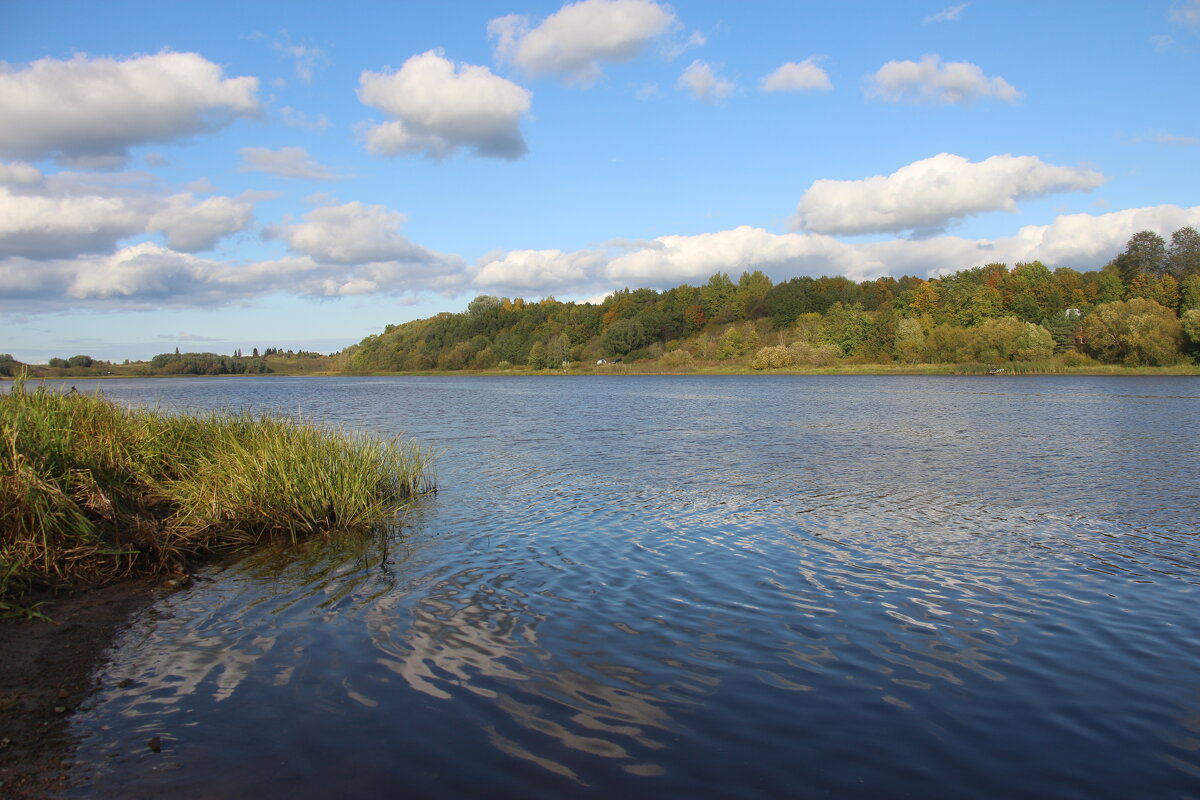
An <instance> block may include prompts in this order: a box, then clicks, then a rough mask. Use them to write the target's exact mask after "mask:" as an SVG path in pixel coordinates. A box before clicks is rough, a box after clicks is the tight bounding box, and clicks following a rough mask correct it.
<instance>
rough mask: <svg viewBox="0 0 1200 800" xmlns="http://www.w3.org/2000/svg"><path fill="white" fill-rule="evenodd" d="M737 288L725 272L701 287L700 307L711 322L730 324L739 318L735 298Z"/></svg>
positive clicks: (719, 273)
mask: <svg viewBox="0 0 1200 800" xmlns="http://www.w3.org/2000/svg"><path fill="white" fill-rule="evenodd" d="M736 294H737V287H736V286H734V285H733V281H731V280H729V276H728V275H726V274H725V273H724V272H718V273H716V274H715V275H713V276H712V277H711V278H709V279H708V283H706V284H704V285H703V286H701V287H700V305H702V306H704V315H705V316H706V317H708V319H709V321H711V322H729V321H730V320H732V319H733V318H734V317H735V316H737V307H736V306H735V304H734V297H735V295H736Z"/></svg>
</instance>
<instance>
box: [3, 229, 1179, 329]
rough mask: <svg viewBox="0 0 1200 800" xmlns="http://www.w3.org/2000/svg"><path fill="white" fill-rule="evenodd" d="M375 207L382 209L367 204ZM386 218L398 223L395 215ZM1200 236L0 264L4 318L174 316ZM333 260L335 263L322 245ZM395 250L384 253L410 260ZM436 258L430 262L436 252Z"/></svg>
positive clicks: (701, 244) (1116, 234)
mask: <svg viewBox="0 0 1200 800" xmlns="http://www.w3.org/2000/svg"><path fill="white" fill-rule="evenodd" d="M366 208H367V209H370V207H366ZM382 218H383V219H384V220H386V221H387V222H388V223H390V224H393V225H394V224H395V222H396V220H395V218H394V217H388V216H387V213H386V211H385V213H384V214H383V215H382ZM1187 226H1190V227H1194V228H1200V206H1193V207H1191V208H1181V207H1179V206H1173V205H1163V206H1153V207H1148V208H1134V209H1125V210H1123V211H1116V212H1111V213H1107V214H1098V215H1093V214H1070V215H1064V216H1060V217H1058V218H1056V219H1055V220H1054V221H1053V222H1052V223H1050V224H1048V225H1029V226H1025V227H1022V228H1021V229H1020V230H1018V231H1017V232H1016V233H1015V234H1014V235H1012V236H1008V237H1003V238H998V239H986V240H974V239H964V238H960V237H954V236H942V237H937V238H931V239H922V240H915V241H914V240H907V239H893V240H890V241H883V242H871V243H847V242H842V241H839V240H837V239H835V238H833V237H831V236H826V235H823V234H811V233H785V234H776V233H771V232H769V231H765V230H763V229H761V228H752V227H748V226H743V227H739V228H734V229H732V230H725V231H717V232H714V233H706V234H701V235H697V236H662V237H659V238H657V239H653V240H650V241H643V242H638V243H627V244H628V246H627V247H624V248H614V249H615V250H619V251H620V252H615V253H609V252H607V251H602V250H580V251H561V250H538V251H513V252H511V253H508V254H501V255H497V256H496V257H494V258H490V259H487V260H486V263H485V264H483V266H482V267H481V268H480V269H479V270H477V271H476V272H475V274H474V278H473V280H468V275H469V272H470V271H469V270H468V269H467V267H466V265H465V264H464V263H463V262H462V260H461V259H458V258H457V257H455V256H442V255H438V254H430V256H431V257H430V258H429V259H428V260H425V261H405V260H386V261H376V262H369V263H361V264H351V263H343V262H339V261H332V260H319V259H318V258H314V257H313V256H311V255H308V254H300V255H295V256H289V257H286V258H281V259H276V260H271V261H260V262H253V263H248V264H231V263H227V262H221V261H217V260H212V259H205V258H199V257H197V256H193V255H188V254H185V253H179V252H176V251H174V250H171V249H169V248H165V247H163V246H161V245H158V244H155V243H151V242H143V243H141V244H138V245H133V246H131V247H126V248H123V249H121V250H119V251H117V252H115V253H112V254H109V255H99V256H83V257H79V258H73V259H58V260H51V261H33V260H30V259H26V258H23V257H20V256H14V257H8V258H0V310H5V311H17V310H19V311H21V312H22V313H36V312H39V311H62V310H63V309H65V308H72V307H83V308H114V307H120V308H164V307H167V308H171V307H205V306H215V305H222V304H231V303H244V302H247V301H249V300H252V299H253V298H255V297H258V296H262V295H265V294H269V293H273V292H286V293H291V294H296V295H301V296H308V297H330V298H332V297H339V296H345V295H351V294H362V293H375V294H390V295H398V296H404V295H411V294H414V293H417V292H421V291H439V292H444V293H446V294H456V293H469V292H471V291H477V290H479V289H485V290H486V289H494V288H497V287H499V288H505V287H510V288H512V289H514V290H516V291H521V292H528V293H536V294H551V293H554V294H558V295H559V296H562V295H565V294H578V295H581V296H590V295H596V294H598V293H599V292H600V291H602V290H605V289H609V288H611V287H612V286H614V285H629V286H633V285H636V286H650V287H656V288H668V287H671V286H675V285H678V284H679V283H680V282H684V281H686V282H689V283H692V284H696V283H702V282H703V281H705V280H706V279H707V278H708V276H710V275H711V274H713V273H714V272H717V271H723V272H729V273H734V274H736V273H737V272H740V271H744V270H746V269H761V270H762V271H763V272H765V273H766V274H767V275H769V276H770V277H771V278H772V279H774V280H777V281H778V280H784V279H787V278H790V277H794V276H796V275H811V276H820V275H845V276H847V277H849V278H851V279H852V280H859V281H861V280H869V279H872V278H876V277H879V276H882V275H895V276H899V275H904V274H908V275H917V276H921V277H928V276H934V275H940V274H945V273H948V272H954V271H957V270H961V269H965V268H969V267H972V266H977V265H980V264H985V263H990V262H1002V263H1008V264H1013V263H1016V262H1019V261H1032V260H1035V259H1037V260H1041V261H1042V262H1044V263H1045V264H1047V265H1048V266H1049V267H1051V268H1052V269H1053V268H1056V267H1060V266H1062V267H1073V268H1076V269H1081V270H1083V269H1096V268H1098V267H1100V266H1101V265H1103V264H1105V263H1107V262H1108V261H1109V260H1110V259H1111V258H1112V257H1113V256H1114V255H1115V254H1117V253H1119V252H1120V251H1121V250H1122V249H1123V248H1124V246H1125V243H1126V242H1127V241H1128V239H1129V237H1130V236H1132V235H1133V234H1134V233H1136V232H1137V231H1141V230H1151V231H1155V232H1157V233H1159V234H1160V235H1163V236H1169V235H1170V234H1171V232H1173V231H1175V230H1178V229H1179V228H1183V227H1187ZM312 249H313V251H314V252H316V253H318V255H319V256H320V257H321V258H326V257H328V256H330V255H334V256H335V257H338V258H342V257H345V255H346V254H340V255H338V254H330V253H327V252H325V251H324V250H322V249H321V248H320V247H314V248H312ZM403 252H404V248H403V247H402V246H398V245H397V244H396V243H395V242H393V243H392V244H391V246H390V247H384V248H380V249H379V250H378V251H377V254H393V255H395V254H402V253H403ZM424 252H426V253H428V252H429V251H424Z"/></svg>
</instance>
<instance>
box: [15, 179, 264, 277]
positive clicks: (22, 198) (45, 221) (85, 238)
mask: <svg viewBox="0 0 1200 800" xmlns="http://www.w3.org/2000/svg"><path fill="white" fill-rule="evenodd" d="M253 210H254V206H253V203H252V202H251V201H250V200H247V199H241V200H235V199H232V198H229V197H210V198H207V199H205V200H203V201H197V200H196V198H195V197H194V196H193V195H191V194H176V195H172V196H166V197H164V196H160V195H154V194H148V193H143V192H137V191H133V192H131V191H129V190H126V189H123V188H121V187H119V186H118V187H115V188H106V187H104V186H103V185H98V184H95V183H88V182H87V181H86V180H83V179H80V178H79V177H77V176H72V175H64V174H62V173H60V174H58V175H55V176H52V177H51V178H50V179H47V180H46V181H45V182H44V183H43V184H37V185H33V184H30V185H28V186H23V187H16V188H13V189H10V188H4V187H0V258H4V257H11V256H21V257H24V258H29V259H55V258H65V257H71V256H77V255H82V254H86V253H102V252H106V251H110V250H112V249H113V248H114V247H116V245H117V243H118V242H119V241H120V240H122V239H125V238H128V237H131V236H137V235H143V234H148V233H149V234H153V233H161V234H163V235H164V236H165V237H166V240H167V242H168V243H169V244H170V245H171V246H172V247H174V248H176V249H179V250H185V251H189V252H195V251H200V250H208V249H210V248H212V247H213V246H215V245H216V243H217V241H219V240H220V239H221V238H222V237H224V236H228V235H229V234H232V233H236V232H238V231H241V230H244V229H246V228H247V227H249V226H250V224H251V223H252V222H253V221H254V214H253Z"/></svg>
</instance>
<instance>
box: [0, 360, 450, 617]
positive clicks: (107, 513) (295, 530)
mask: <svg viewBox="0 0 1200 800" xmlns="http://www.w3.org/2000/svg"><path fill="white" fill-rule="evenodd" d="M431 460H432V459H431V454H430V452H429V451H428V450H427V449H426V448H424V447H422V446H420V445H417V444H414V443H411V442H405V441H401V440H399V439H393V440H390V441H386V440H381V439H378V438H375V437H372V436H369V435H367V434H362V433H353V432H347V431H345V430H343V429H340V428H331V427H326V426H321V425H317V424H314V423H311V422H305V421H302V420H297V419H291V418H286V417H279V416H272V415H255V414H251V413H248V412H213V413H207V414H201V415H194V414H193V415H189V414H181V415H170V414H164V413H161V412H157V411H150V410H136V409H129V408H124V407H121V406H118V405H116V404H114V403H112V402H110V401H108V400H106V399H104V398H103V397H101V396H90V395H81V394H75V393H72V394H63V393H60V392H53V391H50V390H48V389H46V388H44V387H39V388H38V389H36V390H33V391H29V390H27V388H26V386H25V383H24V381H20V380H18V381H17V382H16V383H15V384H14V385H13V387H12V391H11V392H10V393H9V394H7V395H0V611H2V610H4V607H5V606H7V607H8V608H9V609H10V610H11V609H12V608H14V607H15V606H16V602H17V600H18V599H19V598H20V597H21V596H22V595H24V594H26V593H28V592H30V591H33V590H39V589H50V590H57V589H61V588H75V587H80V586H89V585H99V584H103V583H109V582H112V581H114V580H117V579H120V578H122V577H125V576H128V575H131V574H135V573H139V574H140V573H153V572H158V571H163V570H170V569H178V568H180V567H182V566H183V564H184V563H185V562H186V561H187V560H189V559H191V558H194V557H196V556H198V555H200V554H202V553H205V552H210V551H213V550H216V549H220V548H226V547H238V546H245V545H250V544H253V543H255V542H258V541H260V540H262V539H264V538H269V537H277V536H287V537H291V538H293V539H294V538H296V537H299V536H302V535H308V534H316V533H329V532H333V531H349V530H362V529H369V528H371V527H374V526H376V525H378V524H381V523H384V522H386V521H387V520H389V519H390V518H392V517H393V516H394V515H395V514H396V512H397V511H399V510H400V509H401V508H402V507H403V506H404V505H405V504H407V503H408V502H409V501H410V500H411V499H412V498H414V497H417V496H419V495H421V494H424V493H426V492H430V491H433V489H434V482H433V477H432V472H431Z"/></svg>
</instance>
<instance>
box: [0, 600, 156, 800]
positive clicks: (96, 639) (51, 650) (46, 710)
mask: <svg viewBox="0 0 1200 800" xmlns="http://www.w3.org/2000/svg"><path fill="white" fill-rule="evenodd" d="M165 591H169V589H168V588H166V587H164V584H163V583H161V582H160V581H157V580H154V579H150V578H139V579H132V580H127V581H120V582H118V583H114V584H111V585H108V586H104V587H99V588H94V589H87V590H83V591H79V592H74V593H71V594H60V595H43V596H40V597H37V598H30V599H33V600H39V601H41V602H43V603H44V606H43V610H44V611H45V612H46V613H47V615H48V616H50V617H51V618H52V619H53V621H52V622H50V621H46V620H40V619H33V620H27V619H2V620H0V795H2V796H4V797H6V798H11V800H45V798H53V797H59V796H61V794H62V792H63V791H64V790H65V789H66V788H67V786H68V779H69V774H68V773H69V770H70V769H71V767H72V766H73V761H72V755H73V753H74V751H75V745H76V743H77V742H76V739H75V737H74V736H72V734H71V733H70V730H69V728H70V720H71V717H72V716H73V715H74V713H75V711H76V710H77V709H78V708H79V707H80V706H81V705H82V704H83V703H84V702H85V701H86V700H87V699H88V698H89V697H90V696H91V695H92V694H93V693H94V692H95V691H96V690H97V689H98V688H100V687H99V683H98V676H97V671H98V668H99V667H100V665H101V664H102V663H103V662H104V659H105V657H106V656H107V653H108V650H109V648H110V647H111V646H112V644H113V643H114V642H115V641H116V638H117V635H118V634H119V633H120V632H121V631H122V630H124V629H125V628H126V627H127V626H128V625H129V624H130V623H131V622H132V620H133V618H134V616H135V615H136V614H137V613H139V612H141V611H144V610H146V609H147V608H149V607H151V606H152V605H153V604H154V602H155V601H156V600H157V599H158V598H159V597H161V596H162V594H163V593H164V592H165Z"/></svg>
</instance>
